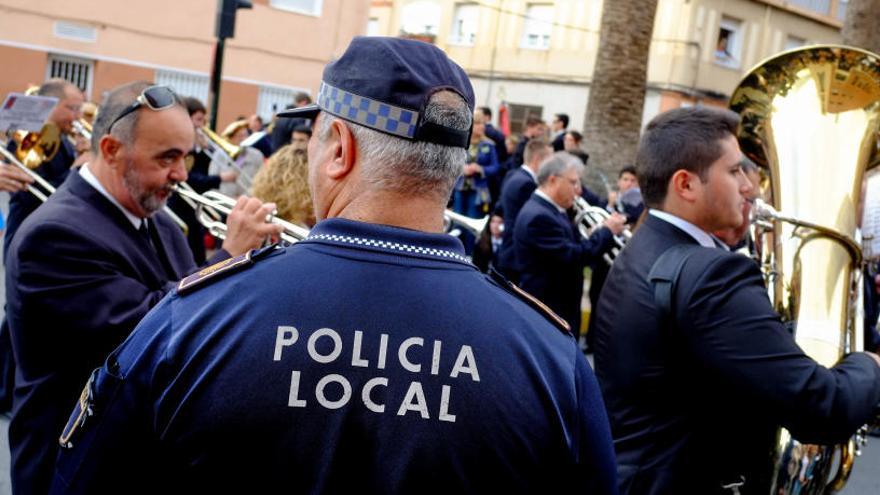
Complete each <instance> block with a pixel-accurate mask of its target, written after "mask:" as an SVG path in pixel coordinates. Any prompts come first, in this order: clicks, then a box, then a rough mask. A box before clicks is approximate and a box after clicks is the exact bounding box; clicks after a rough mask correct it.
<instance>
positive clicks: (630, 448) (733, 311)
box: [591, 215, 880, 495]
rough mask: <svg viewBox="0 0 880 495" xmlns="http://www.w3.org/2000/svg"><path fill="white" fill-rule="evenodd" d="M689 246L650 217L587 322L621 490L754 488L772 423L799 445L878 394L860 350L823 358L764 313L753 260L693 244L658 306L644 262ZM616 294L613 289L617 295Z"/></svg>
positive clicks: (873, 370) (842, 434) (847, 427)
mask: <svg viewBox="0 0 880 495" xmlns="http://www.w3.org/2000/svg"><path fill="white" fill-rule="evenodd" d="M680 244H696V241H695V240H694V239H693V238H692V237H691V236H690V235H689V234H687V233H686V232H684V231H683V230H681V229H679V228H678V227H676V226H674V225H672V224H671V223H668V222H666V221H664V220H662V219H660V218H657V217H655V216H653V215H649V216H647V218H646V220H645V222H644V223H643V224H642V226H641V227H640V228H639V229H638V230H637V231H636V233H635V234H634V235H633V237H632V239H631V241H630V242H629V243H628V244H627V247H626V249H624V250H623V251H622V252H621V254H620V255H619V256H618V257H617V258H616V260H615V261H614V265H613V266H612V267H611V272H610V273H609V275H608V279H607V280H606V282H605V287H604V289H603V290H602V295H601V296H600V298H599V312H598V313H597V315H598V320H597V322H596V325H595V326H594V327H593V330H591V331H595V332H596V336H595V339H594V344H595V359H596V373H597V375H598V378H599V383H600V385H601V386H602V392H603V395H604V397H605V401H606V404H607V406H608V413H609V417H610V420H611V429H612V433H613V435H614V445H615V448H616V451H617V460H618V466H619V473H618V474H619V479H620V491H621V492H622V493H626V494H658V495H659V494H667V493H699V494H715V493H725V494H729V493H730V490H723V489H722V488H721V485H722V484H728V483H731V482H738V481H740V476H742V477H744V478H745V484H744V485H743V486H742V487H740V492H741V493H743V494H750V493H761V494H765V493H767V490H768V487H769V486H770V485H769V483H770V482H769V476H770V475H772V473H770V472H769V471H770V469H769V468H770V463H769V453H770V452H771V451H772V445H771V444H772V443H773V441H774V432H775V427H776V426H778V425H782V426H784V427H785V428H787V429H788V430H789V431H790V432H791V433H792V435H794V437H795V438H797V439H799V440H801V441H802V442H805V443H819V444H825V443H838V442H841V441H845V440H846V439H847V438H848V437H849V435H851V434H852V433H854V432H855V431H856V429H857V428H858V427H859V426H860V425H862V424H863V423H865V422H866V421H867V420H868V419H869V418H870V417H871V415H872V410H873V408H874V407H875V405H877V403H878V400H880V368H878V366H877V365H876V364H875V363H874V361H873V360H872V359H871V358H870V357H869V356H867V355H866V354H864V353H855V354H850V355H848V356H847V357H845V358H844V359H843V360H842V361H840V363H839V364H838V365H837V366H835V367H833V368H831V369H828V368H824V367H822V366H820V365H818V364H817V363H816V362H815V361H813V360H812V359H810V358H809V357H807V356H806V355H805V354H804V352H803V351H802V350H801V349H800V347H798V346H797V344H796V343H795V341H794V339H793V338H792V336H791V333H790V332H789V331H788V330H787V329H786V328H785V327H784V326H783V323H782V322H781V320H780V318H779V316H778V315H777V314H776V312H774V311H773V308H772V306H771V304H770V300H769V298H768V296H767V291H766V289H765V286H764V283H763V277H762V275H761V272H760V270H759V269H758V266H757V264H756V263H754V261H752V260H751V259H749V258H747V257H745V256H742V255H740V254H737V253H730V252H727V251H725V250H723V249H711V248H698V249H696V251H694V252H693V254H692V255H691V256H690V257H688V258H687V261H686V262H685V264H684V265H683V268H682V271H681V274H680V276H679V278H678V280H677V282H676V285H675V289H674V293H673V297H672V304H671V307H672V314H670V315H669V316H668V317H661V316H660V315H659V312H658V310H657V307H656V305H655V303H654V289H653V286H652V284H651V283H650V282H649V281H648V274H649V273H650V270H651V267H652V266H653V264H654V262H655V261H656V260H657V258H658V257H659V256H660V255H661V254H662V253H663V252H665V251H666V250H667V249H668V248H670V247H672V246H675V245H680ZM621 294H626V297H620V295H621Z"/></svg>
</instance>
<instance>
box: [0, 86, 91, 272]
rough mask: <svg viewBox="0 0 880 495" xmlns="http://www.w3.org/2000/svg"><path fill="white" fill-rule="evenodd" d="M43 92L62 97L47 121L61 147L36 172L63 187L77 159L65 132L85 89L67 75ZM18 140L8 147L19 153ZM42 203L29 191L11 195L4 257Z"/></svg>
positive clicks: (81, 100) (78, 111) (76, 111)
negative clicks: (29, 216) (23, 225)
mask: <svg viewBox="0 0 880 495" xmlns="http://www.w3.org/2000/svg"><path fill="white" fill-rule="evenodd" d="M37 95H39V96H51V97H54V98H58V104H56V105H55V108H53V109H52V111H51V112H50V113H49V117H48V118H47V119H46V124H48V125H51V126H54V127H55V128H56V129H57V130H58V131H59V132H60V133H61V136H60V147H59V148H58V151H57V152H55V154H54V155H53V156H52V157H51V159H49V160H46V161H44V162H43V163H41V164H39V166H38V167H37V168H36V169H34V172H35V173H36V174H37V175H39V176H40V177H42V178H43V179H45V180H46V181H47V182H48V183H49V184H51V185H52V187H56V188H57V187H59V186H60V185H61V184H63V183H64V179H66V178H67V173H68V172H69V171H70V166H71V165H73V162H74V160H76V150H75V149H74V146H73V143H71V142H70V140H69V139H67V138H66V137H65V136H64V135H66V134H69V133H70V132H71V131H72V129H73V121H75V120H76V119H78V118H79V114H80V108H81V107H82V104H83V95H82V91H80V90H79V88H77V87H76V86H75V85H74V84H72V83H70V82H68V81H65V80H63V79H50V80H48V81H46V82H45V83H43V84H42V85H41V86H40V88H39V89H38V90H37ZM16 147H17V143H16V142H15V141H14V140H12V139H10V140H9V143H8V145H7V149H8V150H9V151H11V152H13V153H15V150H16ZM40 204H42V203H41V202H40V200H39V199H37V197H36V196H34V195H33V194H31V193H30V192H28V191H20V192H16V193H14V194H12V195H11V196H10V198H9V216H8V217H7V219H6V230H5V232H4V236H3V257H4V259H5V258H6V256H7V255H8V254H9V245H10V243H12V238H13V236H14V235H15V233H16V232H17V231H18V228H19V227H20V226H21V224H22V222H24V220H25V219H26V218H27V217H28V215H30V214H31V213H33V212H34V210H36V209H37V207H38V206H40Z"/></svg>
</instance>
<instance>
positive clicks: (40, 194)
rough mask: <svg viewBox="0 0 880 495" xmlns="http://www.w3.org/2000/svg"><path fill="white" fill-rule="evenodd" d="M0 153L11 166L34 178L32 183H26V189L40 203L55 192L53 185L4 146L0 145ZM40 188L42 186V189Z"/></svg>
mask: <svg viewBox="0 0 880 495" xmlns="http://www.w3.org/2000/svg"><path fill="white" fill-rule="evenodd" d="M0 154H2V155H3V156H4V157H5V158H6V160H7V161H8V162H9V163H11V164H12V165H13V166H15V167H18V168H19V170H21V171H22V172H24V173H26V174H27V175H28V176H29V177H30V178H31V179H34V183H33V184H28V186H27V190H28V191H29V192H30V193H31V194H33V195H34V196H36V197H37V199H39V200H40V202H41V203H44V202H46V199H47V198H48V197H49V196H50V195H51V194H52V193H54V192H55V187H54V186H52V184H49V182H47V181H46V179H44V178H42V177H40V174H38V173H36V172H34V171H33V170H31V169H29V168H28V167H27V166H25V164H24V163H21V162H20V161H19V160H18V158H16V157H15V155H13V154H12V153H10V152H9V151H8V150H7V149H6V148H5V147H3V146H0ZM35 186H39V187H35ZM40 188H42V190H41V189H40Z"/></svg>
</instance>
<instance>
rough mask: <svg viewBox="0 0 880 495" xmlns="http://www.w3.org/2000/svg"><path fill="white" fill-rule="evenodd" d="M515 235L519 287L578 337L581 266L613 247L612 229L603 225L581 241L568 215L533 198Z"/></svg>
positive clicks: (581, 287)
mask: <svg viewBox="0 0 880 495" xmlns="http://www.w3.org/2000/svg"><path fill="white" fill-rule="evenodd" d="M513 235H514V249H515V250H516V259H517V263H518V265H519V275H520V283H519V285H520V287H522V289H523V290H525V291H526V292H528V293H529V294H531V295H533V296H535V297H537V298H538V299H540V300H541V301H543V302H544V303H545V304H546V305H547V306H549V307H550V309H552V310H553V311H555V312H556V313H557V314H558V315H559V316H561V317H563V318H564V319H565V321H567V322H568V324H569V325H570V326H571V328H572V330H573V331H574V332H575V333H577V332H578V331H579V330H580V322H581V296H582V295H583V292H584V267H586V266H587V265H589V264H590V263H593V262H594V261H596V260H599V259H601V256H602V254H604V253H606V252H607V251H608V250H609V249H611V247H613V236H612V234H611V231H610V230H608V229H607V228H605V227H602V228H599V229H596V231H595V232H593V234H592V235H590V238H589V239H584V238H583V237H582V236H581V234H580V232H579V231H578V230H577V229H575V227H574V224H573V223H572V222H571V220H570V219H569V218H568V215H567V214H566V213H563V212H560V211H559V210H557V209H556V206H554V205H553V204H551V203H550V202H549V201H547V200H546V199H544V198H542V197H540V196H538V195H537V194H532V197H531V198H530V199H529V200H528V201H527V202H526V204H525V206H523V208H522V210H520V212H519V216H517V219H516V231H515V232H514V234H513Z"/></svg>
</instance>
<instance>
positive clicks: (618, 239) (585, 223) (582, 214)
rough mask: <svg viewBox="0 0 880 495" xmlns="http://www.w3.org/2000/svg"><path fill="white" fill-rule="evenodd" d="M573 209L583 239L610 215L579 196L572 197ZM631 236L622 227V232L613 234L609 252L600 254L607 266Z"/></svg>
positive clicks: (628, 231)
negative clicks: (612, 244) (612, 243)
mask: <svg viewBox="0 0 880 495" xmlns="http://www.w3.org/2000/svg"><path fill="white" fill-rule="evenodd" d="M574 210H575V216H574V223H575V224H576V225H577V226H578V230H579V231H580V233H581V236H583V237H584V239H586V238H588V237H590V234H592V233H593V230H594V229H596V228H598V227H600V226H602V223H603V222H605V220H607V219H608V217H610V216H611V214H610V213H608V211H606V210H605V209H604V208H599V207H598V206H593V205H591V204H589V203H587V201H586V200H585V199H584V198H582V197H580V196H576V197H575V198H574ZM631 237H632V232H631V231H630V230H629V229H628V228H625V229H623V232H621V233H620V234H618V235H615V236H614V244H615V246H614V247H613V248H611V251H610V252H607V253H605V254H603V255H602V259H604V260H605V263H608V266H611V264H612V263H614V260H615V259H616V258H617V256H618V255H619V254H620V250H621V249H623V248H625V247H626V243H627V242H629V240H630V238H631Z"/></svg>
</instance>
